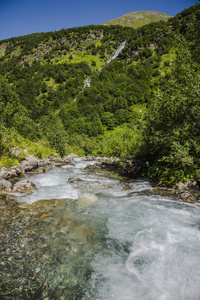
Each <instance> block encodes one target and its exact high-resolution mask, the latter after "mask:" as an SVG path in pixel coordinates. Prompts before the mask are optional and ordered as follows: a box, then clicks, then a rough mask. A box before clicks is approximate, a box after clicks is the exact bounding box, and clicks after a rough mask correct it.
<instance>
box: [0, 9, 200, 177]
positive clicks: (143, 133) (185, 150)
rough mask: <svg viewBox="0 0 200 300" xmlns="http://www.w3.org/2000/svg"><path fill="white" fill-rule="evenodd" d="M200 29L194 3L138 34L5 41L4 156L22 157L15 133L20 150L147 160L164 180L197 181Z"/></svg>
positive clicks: (97, 32) (1, 90) (71, 32)
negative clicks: (195, 179)
mask: <svg viewBox="0 0 200 300" xmlns="http://www.w3.org/2000/svg"><path fill="white" fill-rule="evenodd" d="M199 28H200V4H196V5H194V6H191V7H190V8H188V9H186V10H184V11H183V12H181V13H179V14H178V15H177V16H175V17H174V18H170V19H169V20H168V21H167V22H163V21H160V22H154V23H150V24H147V25H144V26H142V27H139V28H137V29H134V28H131V27H126V26H125V27H123V26H121V25H110V26H105V25H90V26H84V27H77V28H69V29H62V30H60V31H55V32H47V33H36V34H31V35H26V36H22V37H16V38H12V39H7V40H3V41H0V112H1V113H0V156H2V157H7V156H8V157H11V158H13V159H16V157H15V155H14V154H13V153H16V151H14V152H13V146H14V144H15V142H12V143H9V137H10V132H12V140H13V141H16V143H19V144H18V146H17V147H20V148H24V147H25V145H26V142H25V140H26V139H27V140H29V141H30V140H31V141H33V142H35V143H36V144H38V145H40V144H42V145H46V146H50V147H51V148H53V149H55V150H56V151H57V152H58V153H59V154H60V155H62V156H63V155H65V154H68V153H70V152H74V153H76V154H78V155H81V156H84V155H102V156H104V155H105V156H118V157H121V158H124V159H125V158H126V159H127V158H128V159H132V158H142V159H144V160H145V161H148V164H149V166H150V168H149V174H151V175H152V176H153V177H159V178H162V180H167V181H174V180H182V181H184V180H186V179H188V178H190V179H191V178H195V177H197V175H198V174H199V173H200V172H199V171H198V170H199V169H200V167H199V153H200V150H199V142H198V141H199V140H198V139H199V136H200V125H199V119H200V111H199V110H200V108H199V94H200V87H199V83H200V71H199V69H200V67H199V66H200V59H199V57H200V55H199V49H200V47H199V46H200V44H199V36H200V32H199V30H200V29H199ZM111 58H114V59H113V60H112V59H111ZM108 62H109V63H108ZM7 129H8V130H7ZM20 136H21V138H20ZM22 141H24V142H22ZM27 143H28V142H27ZM15 146H16V145H15ZM36 148H37V147H35V150H33V149H34V146H31V149H32V150H31V151H33V153H36V154H37V153H40V156H42V155H43V154H42V152H41V151H39V150H38V148H37V149H36ZM41 149H42V148H41ZM34 151H35V152H34ZM48 151H49V150H46V152H48ZM22 152H23V153H24V151H21V153H22ZM20 159H21V158H20ZM198 176H199V177H200V175H198Z"/></svg>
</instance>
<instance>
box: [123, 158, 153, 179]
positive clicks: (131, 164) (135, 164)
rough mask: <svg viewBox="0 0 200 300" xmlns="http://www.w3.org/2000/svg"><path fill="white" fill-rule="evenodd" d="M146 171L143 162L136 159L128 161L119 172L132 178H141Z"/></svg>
mask: <svg viewBox="0 0 200 300" xmlns="http://www.w3.org/2000/svg"><path fill="white" fill-rule="evenodd" d="M146 171H147V167H146V164H145V162H143V161H142V160H138V159H133V160H128V161H126V162H125V164H123V166H122V167H121V172H122V174H123V175H125V176H129V177H132V178H136V177H142V176H144V174H145V173H146Z"/></svg>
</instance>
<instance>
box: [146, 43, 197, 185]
mask: <svg viewBox="0 0 200 300" xmlns="http://www.w3.org/2000/svg"><path fill="white" fill-rule="evenodd" d="M179 50H181V51H179V52H178V55H177V58H176V61H175V65H174V68H173V70H172V74H171V77H170V79H169V80H166V81H164V82H163V83H162V85H161V86H160V88H159V90H158V91H157V92H156V93H155V96H154V99H153V104H152V105H151V107H150V108H149V110H148V116H147V120H146V129H145V141H146V153H145V156H146V157H148V158H149V160H150V162H151V163H153V164H152V167H151V169H150V173H151V174H152V175H153V176H158V177H160V178H161V179H162V180H167V181H173V180H181V181H182V180H183V181H184V180H187V179H191V178H194V177H195V178H197V177H200V172H199V171H200V169H199V166H200V159H199V157H200V121H199V120H200V68H199V66H198V65H197V64H195V63H194V62H193V61H192V59H191V55H190V52H189V51H188V50H187V49H186V45H185V44H184V45H182V47H181V49H179Z"/></svg>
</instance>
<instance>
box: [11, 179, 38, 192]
mask: <svg viewBox="0 0 200 300" xmlns="http://www.w3.org/2000/svg"><path fill="white" fill-rule="evenodd" d="M34 188H35V184H34V183H33V182H31V181H28V180H23V181H20V182H17V183H15V184H14V186H13V188H12V191H13V192H19V193H27V192H31V191H32V190H33V189H34Z"/></svg>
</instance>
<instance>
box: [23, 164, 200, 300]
mask: <svg viewBox="0 0 200 300" xmlns="http://www.w3.org/2000/svg"><path fill="white" fill-rule="evenodd" d="M73 163H74V164H72V165H64V166H60V167H56V166H55V167H53V168H52V169H50V170H49V171H48V172H46V173H44V174H39V175H28V179H29V180H30V181H32V182H34V183H35V184H36V190H35V191H34V192H33V193H32V194H31V195H26V196H25V197H21V199H20V201H21V202H26V203H30V204H31V203H34V202H35V201H37V200H39V199H58V200H57V202H58V203H59V199H66V198H67V199H70V205H71V206H73V216H74V215H76V219H77V220H79V219H81V220H82V218H84V220H85V221H84V222H89V223H90V226H91V228H92V230H93V232H95V233H96V234H97V235H98V239H99V241H101V242H98V243H101V247H99V248H98V251H97V249H95V251H94V252H93V247H94V248H95V247H96V244H95V241H94V242H93V246H90V248H89V250H87V254H83V253H82V252H80V257H81V258H82V259H85V258H84V255H86V256H87V257H88V255H89V256H90V260H89V263H88V264H89V268H90V270H91V272H90V274H89V275H87V277H85V278H82V279H83V281H84V285H83V284H82V287H83V290H82V298H77V299H85V300H91V299H93V300H199V299H200V207H199V206H198V204H197V205H190V204H185V203H182V202H178V201H175V200H173V199H170V198H165V197H161V196H149V195H148V194H145V190H149V189H152V187H151V186H150V184H149V182H148V181H145V180H130V179H126V178H122V177H120V176H118V175H117V174H115V173H111V172H108V171H102V170H100V169H97V170H95V171H94V170H93V169H92V168H91V167H88V168H87V169H85V167H86V166H87V165H88V164H89V165H93V164H94V163H95V161H85V160H83V159H81V158H75V159H74V162H73ZM84 201H85V202H84ZM70 205H69V207H66V211H67V213H68V214H70V212H71V208H70V207H71V206H70ZM49 224H50V223H49ZM59 224H60V223H59ZM45 226H50V225H48V223H46V225H45ZM81 226H83V225H81ZM62 232H64V229H63V228H62ZM67 234H68V233H67ZM64 239H65V240H66V239H68V236H67V235H66V237H64V236H63V242H64ZM87 241H88V238H86V239H85V243H87ZM74 247H75V246H74ZM81 247H82V246H81ZM77 249H79V248H77ZM76 251H81V248H80V250H76ZM59 256H60V260H61V257H62V254H61V252H60V253H59ZM66 257H67V256H66ZM48 259H49V258H48ZM66 261H67V262H66ZM66 261H65V262H64V265H63V266H62V268H60V269H59V270H61V271H59V272H61V273H58V271H57V273H56V274H55V275H54V277H56V276H59V280H60V282H61V280H64V279H62V278H63V277H62V276H64V275H63V274H65V273H64V270H65V268H67V264H68V263H73V264H74V266H76V268H78V269H79V271H81V270H82V269H81V268H83V263H80V262H79V261H74V262H73V261H72V259H68V260H66ZM68 261H69V262H68ZM57 264H58V262H57ZM41 268H42V267H40V269H41ZM57 268H58V267H57ZM73 270H74V269H73ZM42 271H43V273H42V274H46V273H45V272H46V271H45V270H41V272H42ZM49 274H50V273H48V274H46V275H43V276H44V277H45V276H47V277H48V276H50V275H49ZM82 276H84V275H82ZM45 278H46V277H45ZM63 282H64V281H63ZM63 282H61V283H59V285H60V286H65V284H64V283H63ZM79 285H80V286H81V284H80V283H79ZM55 286H56V285H55ZM74 299H76V298H74Z"/></svg>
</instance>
